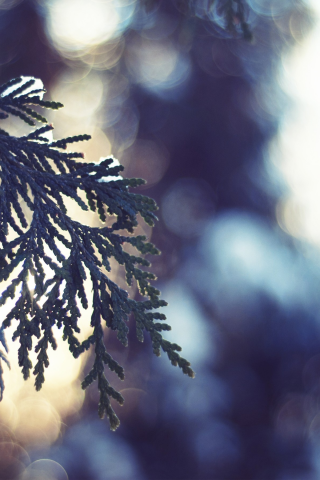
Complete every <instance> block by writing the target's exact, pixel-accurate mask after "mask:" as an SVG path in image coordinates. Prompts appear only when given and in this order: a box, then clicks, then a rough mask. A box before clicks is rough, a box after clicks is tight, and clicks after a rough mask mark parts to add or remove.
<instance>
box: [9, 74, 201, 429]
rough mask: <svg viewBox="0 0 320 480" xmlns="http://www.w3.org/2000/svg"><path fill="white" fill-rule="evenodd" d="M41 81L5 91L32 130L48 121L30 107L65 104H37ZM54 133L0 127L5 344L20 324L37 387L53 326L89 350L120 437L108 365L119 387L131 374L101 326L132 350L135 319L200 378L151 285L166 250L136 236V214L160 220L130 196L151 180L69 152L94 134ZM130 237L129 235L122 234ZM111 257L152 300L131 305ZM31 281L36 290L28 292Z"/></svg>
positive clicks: (25, 362) (103, 402) (150, 203)
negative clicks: (83, 325)
mask: <svg viewBox="0 0 320 480" xmlns="http://www.w3.org/2000/svg"><path fill="white" fill-rule="evenodd" d="M34 83H35V79H31V80H29V81H26V82H24V79H23V78H22V77H19V78H17V79H14V80H12V81H11V82H8V83H7V84H6V85H3V86H2V87H0V110H1V111H2V114H1V118H3V119H4V118H6V117H7V116H8V114H12V115H15V116H18V117H19V118H21V119H22V120H23V121H25V122H26V123H28V124H30V125H34V123H35V122H34V121H35V120H36V121H39V122H43V123H46V122H47V120H46V119H45V118H44V117H42V116H41V115H40V114H38V113H37V112H35V111H34V110H32V109H30V108H29V106H28V107H26V105H37V106H40V107H45V108H53V109H56V108H60V107H61V106H62V105H61V104H60V103H57V102H47V101H46V102H44V101H42V100H40V97H39V96H37V95H35V94H38V93H39V92H43V90H41V89H40V90H39V89H37V90H32V89H31V90H30V88H31V87H32V85H34ZM15 86H16V88H14V87H15ZM8 89H10V90H9V93H8ZM12 89H13V90H12ZM6 92H7V93H6ZM52 128H53V127H52V125H45V126H43V127H40V128H38V129H36V130H34V131H32V132H31V133H29V134H28V135H27V136H24V137H19V138H17V137H13V136H11V135H8V134H7V132H5V131H3V130H0V179H1V184H0V243H1V245H2V248H1V250H0V283H1V282H7V286H6V287H5V288H4V290H3V291H2V293H1V295H0V306H1V305H4V304H5V303H6V301H7V300H8V299H9V298H11V299H15V305H14V306H13V308H12V309H11V311H10V312H9V313H8V315H7V316H6V318H5V319H4V321H3V323H2V326H1V328H0V342H1V343H2V345H3V347H4V349H5V351H7V347H6V343H5V339H4V330H5V329H6V328H7V327H9V326H10V325H11V324H12V322H14V324H15V326H16V330H15V332H14V334H13V340H16V339H18V340H19V343H20V347H19V350H18V362H19V366H20V367H21V369H22V374H23V377H24V379H27V378H28V377H29V376H30V372H31V371H32V373H33V375H34V376H35V387H36V389H37V390H40V389H41V387H42V385H43V382H44V380H45V377H44V372H45V369H46V368H47V367H48V365H49V359H48V353H47V351H48V347H49V345H51V347H52V348H53V349H56V348H57V344H56V340H55V338H54V330H55V329H56V328H58V329H59V328H62V329H63V339H64V340H65V341H67V342H68V344H69V349H70V351H71V352H72V354H73V356H74V357H75V358H77V357H78V356H79V355H80V354H81V353H83V352H84V351H86V350H88V349H89V348H90V347H91V346H92V348H94V353H95V360H94V362H93V366H92V368H91V370H90V372H89V373H88V375H87V376H86V377H85V379H84V380H83V382H82V388H83V389H85V388H87V387H88V386H89V385H90V384H91V383H93V382H94V381H95V380H96V381H97V383H98V389H99V392H100V402H99V406H98V413H99V415H100V417H103V416H104V415H106V416H107V417H108V419H109V422H110V425H111V429H112V430H115V429H116V428H117V427H118V425H119V419H118V417H117V416H116V414H115V412H114V410H113V409H112V406H111V403H110V399H111V398H113V399H115V400H116V401H117V402H118V403H119V404H120V405H122V403H123V401H124V399H123V397H122V396H121V394H120V393H119V392H117V391H116V390H114V389H113V387H112V386H111V385H110V384H109V382H108V380H107V378H106V376H105V366H107V367H108V368H109V369H110V370H112V371H114V372H115V373H116V374H117V375H118V377H119V378H120V379H121V380H123V379H124V370H123V367H122V366H120V365H119V364H118V363H117V362H116V361H115V360H114V359H113V358H112V357H111V355H110V354H109V353H108V352H107V350H106V347H105V345H104V342H103V329H104V325H106V327H108V328H111V329H112V330H114V331H115V332H116V333H117V338H118V340H119V341H120V342H121V343H122V344H123V345H125V346H127V344H128V332H129V329H128V320H129V316H130V315H131V314H132V315H133V316H134V318H135V322H136V333H137V337H138V339H139V340H140V341H143V340H144V333H143V332H144V331H146V332H148V333H149V335H150V337H151V341H152V345H153V351H154V353H155V354H156V355H158V356H159V355H160V351H161V349H162V350H163V351H164V352H166V354H167V355H168V357H169V360H170V361H171V363H172V364H173V365H175V366H179V367H180V368H181V369H182V371H183V373H185V374H187V375H188V376H190V377H193V376H194V373H193V371H192V369H191V367H190V364H189V362H188V361H187V360H185V359H184V358H182V357H181V356H180V355H179V353H177V352H179V351H180V350H181V348H180V347H179V346H178V345H176V344H174V343H171V342H169V341H167V340H164V339H163V337H162V335H161V332H162V331H165V330H170V326H169V325H167V324H166V323H163V320H165V318H166V317H165V315H164V314H162V313H159V312H157V311H156V310H157V309H158V308H159V307H163V306H165V305H166V302H165V301H164V300H161V299H160V298H159V296H160V292H159V290H157V289H156V288H155V287H153V286H152V285H151V283H150V281H152V280H155V276H154V275H153V274H152V273H151V272H149V271H147V270H146V268H148V267H149V266H150V263H149V261H148V260H146V259H145V258H144V257H143V256H141V255H146V254H148V255H158V254H159V253H160V252H159V250H157V249H156V247H155V246H154V245H153V244H152V243H150V242H147V239H146V237H144V236H141V235H140V236H134V235H132V234H133V233H134V229H135V227H136V226H137V224H138V222H137V214H140V215H141V217H142V218H143V219H144V221H145V222H146V223H147V224H148V225H151V226H153V225H154V222H155V221H156V219H157V217H156V215H155V212H156V210H157V206H156V204H155V202H154V200H152V199H150V198H148V197H146V196H144V195H139V194H134V193H131V191H130V190H129V187H137V186H139V185H141V184H143V183H144V181H143V180H141V179H123V178H122V177H121V176H120V172H121V171H122V170H123V167H122V166H121V165H119V164H118V163H117V161H115V160H114V159H113V157H109V158H105V159H103V160H102V161H100V162H98V163H85V162H84V161H83V160H82V159H83V155H82V154H79V153H75V152H74V153H72V152H71V153H70V152H65V151H62V150H65V149H66V147H67V145H68V144H71V143H74V142H78V141H83V140H88V139H89V138H90V136H89V135H78V136H74V137H68V138H65V139H62V140H58V141H52V142H49V141H48V139H47V138H45V137H43V135H44V134H45V133H46V132H48V131H49V130H52ZM79 159H80V160H79ZM82 192H83V193H82ZM66 197H68V198H69V199H72V200H73V201H74V202H76V203H77V204H78V205H79V206H80V207H81V208H82V209H83V210H85V211H88V210H91V211H93V212H97V213H98V215H99V216H100V219H101V221H102V222H105V219H106V216H107V215H113V216H114V217H115V221H114V223H113V224H112V225H111V226H108V227H107V226H101V227H90V226H87V225H85V224H82V223H80V222H78V221H76V220H75V219H73V218H72V217H71V216H70V215H69V214H68V210H67V208H66V206H65V198H66ZM26 211H28V215H27V214H26ZM120 231H121V232H122V233H120ZM123 231H127V232H128V234H127V235H124V234H123ZM126 244H130V245H131V246H133V247H135V249H136V250H137V255H133V254H129V253H127V252H126V251H125V249H124V246H125V245H126ZM111 259H115V260H116V262H118V263H119V264H121V265H123V266H124V270H125V274H126V280H127V283H128V285H130V284H131V283H132V281H133V280H134V281H136V282H137V285H138V288H139V291H140V294H141V295H142V296H143V297H145V298H147V299H146V300H142V301H136V300H134V299H132V298H129V295H128V292H127V291H125V290H124V289H121V288H120V287H119V286H118V285H117V284H116V283H115V282H113V281H112V280H111V278H110V277H109V276H108V274H107V273H108V272H110V270H111V267H110V260H111ZM140 267H142V268H140ZM30 278H32V279H33V283H34V289H33V288H31V287H30ZM87 278H88V279H90V281H91V285H92V292H93V293H92V296H91V297H92V298H91V297H90V295H89V298H88V293H89V292H87V291H86V288H85V281H86V279H87ZM79 302H80V303H81V305H82V307H83V308H84V309H87V308H89V304H90V303H91V305H90V306H91V307H92V315H91V327H92V334H91V335H90V336H89V337H88V338H87V339H86V340H84V341H83V342H81V343H80V341H79V340H78V338H77V333H79V332H80V328H79V326H78V321H79V318H80V315H81V313H80V308H79ZM157 320H160V321H161V322H157ZM32 349H34V351H35V352H36V353H37V354H38V355H37V363H36V365H35V366H33V365H32V362H31V360H30V358H29V352H30V351H31V350H32ZM1 360H3V361H5V362H7V358H6V356H5V353H3V352H2V351H0V398H2V393H3V389H4V383H3V376H2V373H3V370H2V365H1ZM32 369H33V370H32Z"/></svg>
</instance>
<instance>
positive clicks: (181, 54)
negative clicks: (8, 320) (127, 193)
mask: <svg viewBox="0 0 320 480" xmlns="http://www.w3.org/2000/svg"><path fill="white" fill-rule="evenodd" d="M230 12H231V13H230ZM251 34H252V35H251ZM319 51H320V3H319V2H318V0H281V1H278V0H277V1H276V0H236V1H230V0H215V1H210V0H189V1H188V0H163V1H161V0H91V1H90V2H89V1H85V0H43V1H40V0H38V1H37V0H0V82H1V83H4V82H5V81H7V80H9V79H10V78H13V77H15V76H20V75H25V76H35V77H39V78H41V79H42V81H43V82H44V85H45V87H46V88H47V90H48V93H47V97H46V98H52V99H54V100H56V101H61V102H62V103H63V104H64V105H65V108H64V109H63V110H60V111H58V112H56V113H50V121H51V122H53V124H54V126H55V131H54V136H55V138H57V139H58V138H62V137H67V136H70V135H74V134H80V133H89V134H91V135H92V140H91V141H89V142H87V143H84V144H82V145H80V146H79V149H80V150H81V151H84V152H85V156H86V157H85V158H86V159H87V160H88V161H97V160H99V158H100V157H101V156H108V155H109V154H113V155H114V156H115V157H117V158H118V159H119V161H120V162H121V163H122V164H123V165H124V166H125V171H124V175H125V176H127V177H143V178H145V179H146V180H147V182H148V183H147V185H146V186H144V187H143V188H142V192H143V193H144V194H146V195H149V196H151V197H153V198H155V199H156V201H157V202H158V204H159V206H160V211H159V222H158V224H157V226H156V227H155V229H154V230H153V232H151V231H150V229H149V228H148V227H146V226H145V225H143V224H142V223H141V225H139V227H138V228H139V231H140V233H141V232H144V233H145V234H146V235H147V236H148V237H149V238H151V239H152V241H153V242H154V243H155V244H156V245H157V246H158V247H159V248H160V249H161V250H162V255H161V257H159V258H156V259H155V260H154V262H153V266H152V269H153V272H154V273H156V275H157V276H158V281H157V286H159V288H160V290H161V291H162V294H163V295H162V296H163V298H164V299H165V300H167V301H168V302H169V306H168V307H166V309H165V310H166V312H165V313H166V314H167V316H168V322H169V323H170V324H171V325H172V332H170V333H169V334H168V335H167V338H168V339H171V340H172V341H176V342H177V343H179V344H180V345H181V346H182V347H183V354H184V355H183V356H185V357H186V358H188V359H189V360H190V361H191V362H192V366H193V367H194V369H195V371H196V373H197V375H196V378H195V379H194V380H190V379H189V378H188V377H186V376H184V375H182V373H181V372H180V371H178V369H175V368H174V367H172V366H171V364H170V362H169V361H168V359H167V358H166V357H165V356H164V355H163V356H162V357H161V358H160V359H158V358H154V357H153V354H152V348H151V345H150V343H149V342H148V341H146V342H145V343H144V344H140V343H139V342H138V341H137V340H136V339H135V335H134V330H133V331H132V334H131V335H130V342H129V347H128V348H126V349H125V348H123V347H122V346H121V345H120V344H119V343H118V342H117V339H116V338H114V336H113V335H112V334H110V333H109V332H106V337H105V340H106V344H107V347H108V349H109V351H110V353H111V354H112V355H113V356H114V357H115V358H116V359H117V360H118V361H119V362H120V363H121V364H122V365H124V367H125V370H126V380H125V381H124V382H123V383H121V384H117V380H116V378H115V376H114V375H113V374H111V373H110V374H109V375H108V378H110V380H111V381H113V382H114V383H113V385H114V386H115V387H116V388H120V389H121V393H122V394H123V396H124V398H125V405H124V406H123V407H122V408H117V405H115V408H117V413H118V415H119V417H120V420H121V426H120V428H119V429H118V430H117V431H116V432H115V433H113V432H110V431H109V426H108V423H107V422H106V421H101V420H99V418H98V415H97V402H98V395H97V390H96V386H95V385H93V386H92V387H90V389H89V390H88V391H87V392H86V395H84V393H83V391H82V390H81V387H80V381H81V378H83V376H84V374H85V372H86V371H87V370H88V368H89V366H90V361H91V359H90V353H89V354H88V355H87V356H86V357H85V356H84V357H83V358H82V360H81V361H80V360H79V359H78V360H77V361H76V360H73V358H72V357H71V354H69V352H68V348H67V345H64V344H63V343H62V342H61V341H60V346H59V347H58V351H56V352H54V355H52V356H51V360H50V367H49V369H48V371H47V373H46V382H45V386H44V388H43V389H42V390H41V392H39V393H36V392H35V391H34V387H33V379H30V380H29V381H27V382H24V381H23V379H22V375H21V372H20V371H19V368H18V366H17V347H18V345H15V344H11V342H10V341H9V344H10V362H11V366H12V369H11V371H10V372H9V371H6V372H5V382H6V390H5V392H4V399H3V401H2V403H1V404H0V479H1V480H39V479H41V480H68V479H69V480H317V479H319V478H320V254H319V248H320V186H319V185H320V184H319V181H320V142H319V138H320V108H319V107H320V93H319V82H320V55H319ZM10 128H11V132H12V133H13V134H15V135H19V134H21V132H24V129H25V127H24V125H22V122H16V121H13V120H11V125H10ZM113 274H114V275H115V276H116V277H117V281H119V282H120V283H121V282H122V286H124V282H123V279H122V278H121V274H120V272H119V274H118V273H117V272H116V271H115V272H114V273H113ZM130 293H131V295H132V296H134V295H135V293H136V292H135V290H134V288H133V289H131V291H130ZM88 324H89V314H84V315H83V319H82V333H81V335H83V336H85V335H86V334H88V331H89V330H88V328H89V327H88ZM8 333H9V332H8ZM57 337H59V332H57ZM7 338H8V339H10V333H9V335H8V334H7ZM60 340H61V339H60Z"/></svg>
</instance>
